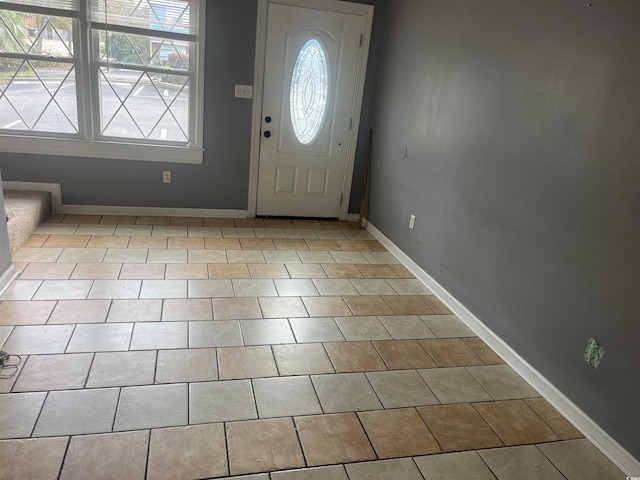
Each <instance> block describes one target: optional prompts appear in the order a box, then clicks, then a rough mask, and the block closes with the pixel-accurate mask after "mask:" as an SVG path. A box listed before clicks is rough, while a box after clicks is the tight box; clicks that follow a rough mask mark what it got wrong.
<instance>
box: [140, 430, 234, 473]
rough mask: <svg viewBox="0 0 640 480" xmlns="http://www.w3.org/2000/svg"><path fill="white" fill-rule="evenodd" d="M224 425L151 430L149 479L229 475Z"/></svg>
mask: <svg viewBox="0 0 640 480" xmlns="http://www.w3.org/2000/svg"><path fill="white" fill-rule="evenodd" d="M226 450H227V448H226V442H225V431H224V425H222V424H210V425H192V426H188V427H175V428H161V429H156V430H152V431H151V442H150V445H149V466H148V470H147V478H152V479H158V480H162V479H167V480H173V479H176V478H182V479H198V478H210V477H219V476H221V475H227V474H228V472H229V470H228V466H227V455H226Z"/></svg>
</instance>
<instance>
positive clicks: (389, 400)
mask: <svg viewBox="0 0 640 480" xmlns="http://www.w3.org/2000/svg"><path fill="white" fill-rule="evenodd" d="M366 376H367V379H368V380H369V382H370V383H371V386H372V387H373V389H374V390H375V391H376V394H377V395H378V398H379V399H380V401H381V402H382V405H384V408H402V407H416V406H420V405H436V404H438V403H439V402H438V399H437V398H436V396H435V395H434V394H433V392H432V391H431V390H430V389H429V387H428V386H427V384H426V383H425V381H424V380H423V379H422V377H421V376H420V375H419V374H418V373H417V372H416V371H415V370H392V371H385V372H367V373H366Z"/></svg>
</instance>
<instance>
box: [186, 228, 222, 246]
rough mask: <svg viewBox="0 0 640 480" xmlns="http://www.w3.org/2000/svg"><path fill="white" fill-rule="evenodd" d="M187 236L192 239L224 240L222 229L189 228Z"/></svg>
mask: <svg viewBox="0 0 640 480" xmlns="http://www.w3.org/2000/svg"><path fill="white" fill-rule="evenodd" d="M187 235H188V236H189V237H192V238H222V230H221V229H220V227H189V228H188V229H187ZM200 248H204V246H203V247H200Z"/></svg>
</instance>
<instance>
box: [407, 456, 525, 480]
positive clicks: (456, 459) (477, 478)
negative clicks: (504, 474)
mask: <svg viewBox="0 0 640 480" xmlns="http://www.w3.org/2000/svg"><path fill="white" fill-rule="evenodd" d="M414 461H415V462H416V465H417V466H418V468H419V469H420V471H421V472H422V474H423V475H424V476H425V478H427V479H429V480H432V479H433V480H457V479H473V480H496V477H495V476H494V475H493V474H492V473H491V470H489V467H487V465H486V464H485V463H484V462H483V461H482V458H480V456H479V455H478V454H477V453H476V452H456V453H444V454H440V455H427V456H424V457H416V458H414ZM515 478H518V477H515Z"/></svg>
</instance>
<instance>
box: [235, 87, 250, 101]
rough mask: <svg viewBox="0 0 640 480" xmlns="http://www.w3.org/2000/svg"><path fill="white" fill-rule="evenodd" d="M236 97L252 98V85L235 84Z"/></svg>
mask: <svg viewBox="0 0 640 480" xmlns="http://www.w3.org/2000/svg"><path fill="white" fill-rule="evenodd" d="M236 98H253V86H251V85H236Z"/></svg>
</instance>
